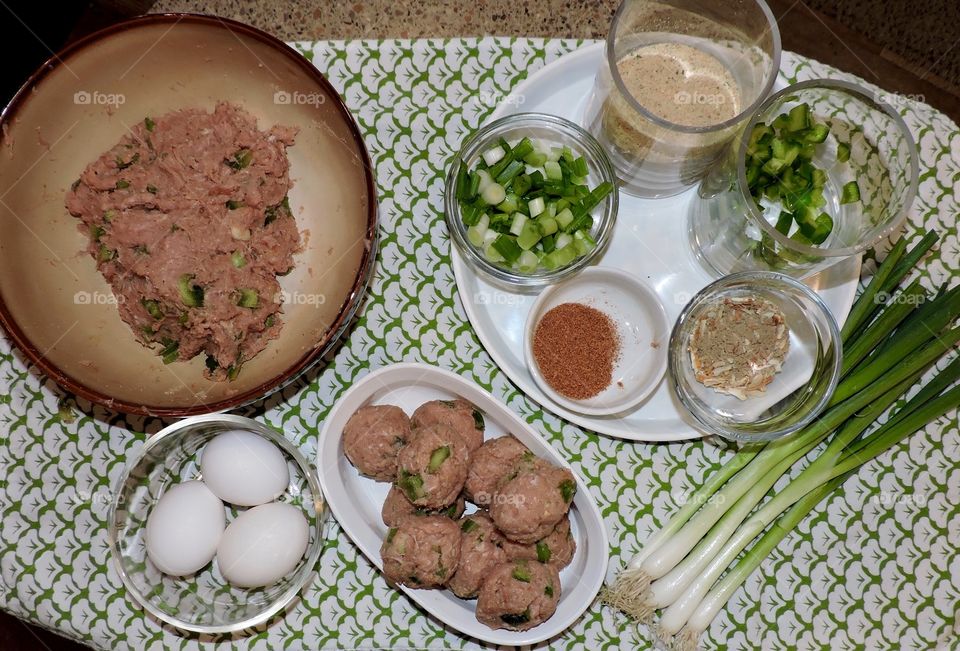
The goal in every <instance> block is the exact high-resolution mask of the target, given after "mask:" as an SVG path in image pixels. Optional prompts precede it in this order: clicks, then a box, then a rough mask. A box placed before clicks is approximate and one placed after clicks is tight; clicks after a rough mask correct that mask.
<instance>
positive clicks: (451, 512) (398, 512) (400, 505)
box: [380, 486, 466, 527]
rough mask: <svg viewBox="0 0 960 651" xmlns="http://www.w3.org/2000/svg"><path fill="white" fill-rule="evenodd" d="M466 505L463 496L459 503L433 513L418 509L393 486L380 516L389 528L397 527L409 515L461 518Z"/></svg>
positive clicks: (459, 498)
mask: <svg viewBox="0 0 960 651" xmlns="http://www.w3.org/2000/svg"><path fill="white" fill-rule="evenodd" d="M464 508H466V503H465V502H464V500H463V496H462V495H461V496H460V497H458V498H457V501H456V502H454V503H453V504H451V505H450V506H448V507H446V508H445V509H442V510H440V511H431V510H429V509H421V508H418V507H417V505H416V504H414V503H413V502H411V501H410V500H408V499H407V496H406V495H404V494H403V491H402V490H400V489H399V488H397V487H396V486H393V488H391V489H390V492H389V493H387V499H386V500H384V502H383V509H382V510H381V511H380V515H381V516H382V517H383V523H384V524H385V525H387V526H388V527H395V526H397V525H398V524H400V521H401V520H402V519H403V518H405V517H407V516H408V515H442V516H444V517H447V518H454V519H456V518H459V517H460V516H461V515H463V510H464Z"/></svg>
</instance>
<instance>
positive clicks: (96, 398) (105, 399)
mask: <svg viewBox="0 0 960 651" xmlns="http://www.w3.org/2000/svg"><path fill="white" fill-rule="evenodd" d="M181 22H187V23H196V24H201V25H206V26H211V27H217V28H222V29H226V30H228V31H233V30H236V31H238V32H240V33H242V34H244V35H245V36H248V37H251V38H253V39H256V40H258V41H260V42H262V43H265V44H266V45H269V46H271V47H273V48H275V49H277V50H279V51H280V52H281V53H282V54H285V55H286V56H287V57H288V58H289V59H291V61H293V62H294V63H295V64H296V65H297V66H299V67H300V68H301V69H302V70H303V71H304V72H305V73H306V74H307V75H308V76H310V77H312V78H313V80H314V81H315V82H317V83H318V84H319V85H320V86H321V87H322V88H323V90H324V91H325V92H326V93H327V94H328V95H329V96H330V98H331V99H332V100H335V105H336V108H337V111H338V112H339V113H340V114H341V116H342V117H343V118H344V120H345V121H346V123H347V126H348V128H349V129H350V134H351V136H352V137H353V139H354V141H355V143H356V145H357V147H358V149H359V150H360V154H361V155H362V157H363V158H362V160H361V163H362V164H363V169H364V177H365V180H366V187H367V199H368V202H367V205H368V208H367V230H366V235H365V237H364V250H363V254H362V257H361V259H360V268H359V272H358V274H357V277H356V278H355V279H354V283H353V288H352V289H351V291H350V293H349V294H348V296H347V298H346V300H344V302H343V303H342V304H341V306H340V309H339V311H338V312H337V318H336V319H335V320H334V321H333V323H331V324H330V326H329V327H328V328H327V331H326V333H325V334H324V336H323V338H322V339H321V340H320V341H319V342H317V343H316V345H315V346H314V347H313V349H312V350H311V351H310V352H308V353H306V354H305V355H303V356H302V357H301V358H300V359H299V360H297V362H296V363H294V364H293V366H291V367H290V368H288V369H287V370H286V371H284V372H282V373H280V374H279V375H276V376H274V377H272V378H270V379H269V380H267V381H266V382H263V383H261V384H259V385H257V386H256V387H253V388H251V389H249V390H247V391H244V392H243V393H240V394H237V395H236V396H233V397H231V398H227V399H224V400H219V401H217V402H211V403H203V404H198V405H192V406H189V407H154V406H150V405H141V404H137V403H133V402H127V401H125V400H118V399H116V398H111V397H110V396H108V395H106V394H104V393H101V392H99V391H97V390H95V389H92V388H90V387H88V386H86V385H85V384H83V383H82V382H80V381H78V380H75V379H74V378H73V377H71V376H70V375H68V374H67V373H64V372H63V371H62V370H60V368H58V367H57V366H56V365H55V364H53V363H52V362H51V361H49V360H48V359H47V358H46V356H45V355H44V354H43V353H42V352H41V351H40V350H38V349H37V347H36V346H35V345H34V344H33V343H32V342H31V341H30V339H29V338H28V337H27V335H26V334H25V333H24V332H23V330H21V328H20V326H19V325H18V324H17V322H16V321H15V320H14V318H13V315H12V314H11V313H10V311H9V309H8V308H7V304H6V301H5V300H4V297H3V295H2V294H0V325H2V326H3V329H4V330H5V331H6V333H7V335H8V336H9V337H10V339H11V341H12V342H13V344H14V345H15V346H16V347H17V348H18V349H20V351H21V352H22V353H23V354H24V355H26V356H27V358H28V359H29V360H30V361H31V362H32V363H33V364H35V365H36V366H37V367H38V368H39V369H40V370H41V371H42V372H43V373H44V375H46V376H47V377H49V378H51V379H52V380H53V381H54V382H56V383H57V384H58V385H60V386H61V387H63V388H64V389H66V390H67V391H69V392H71V393H74V394H76V395H78V396H81V397H83V398H86V399H87V400H90V401H91V402H94V403H96V404H99V405H102V406H104V407H106V408H107V409H110V410H112V411H119V412H122V413H127V414H137V415H142V416H155V417H159V418H182V417H186V416H195V415H199V414H208V413H215V412H220V411H227V410H231V409H236V408H237V407H241V406H243V405H245V404H248V403H251V402H255V401H257V400H260V399H261V398H265V397H267V396H269V395H271V394H272V393H274V392H276V391H278V390H280V389H282V388H283V387H285V386H287V385H288V384H289V383H291V382H293V381H294V380H295V379H297V377H299V376H300V375H301V374H302V373H304V372H305V371H307V370H308V369H309V368H311V367H312V366H313V365H314V364H316V363H317V362H318V361H319V360H320V359H321V358H322V357H323V356H324V355H326V354H327V353H328V352H329V351H330V350H331V349H332V348H333V347H334V345H336V344H337V342H338V341H339V339H340V337H341V335H342V334H343V333H344V331H345V330H346V329H347V327H348V326H349V325H350V322H351V321H352V320H353V317H354V316H355V315H356V313H357V310H358V308H359V306H360V303H361V302H362V299H363V296H364V294H365V293H366V290H367V287H368V285H369V282H370V278H371V276H372V272H373V268H374V262H375V261H376V255H377V248H378V244H379V242H378V219H379V205H378V204H377V191H376V183H375V181H374V177H373V172H372V169H373V167H372V163H371V161H370V154H369V152H368V151H367V147H366V145H365V144H364V142H363V137H362V135H361V134H360V129H359V127H358V126H357V122H356V120H355V119H354V117H353V115H352V114H351V113H350V110H349V109H348V108H347V106H346V104H345V103H344V101H343V98H342V97H341V96H340V93H338V92H337V90H336V89H335V88H334V87H333V85H332V84H331V83H330V81H329V80H328V79H327V78H326V76H324V74H323V73H321V72H320V71H319V70H318V69H317V68H316V67H314V65H313V64H312V63H311V62H310V61H308V60H307V59H306V58H305V57H304V56H303V55H302V54H300V53H299V52H297V51H296V50H294V49H293V48H292V47H290V46H289V45H287V44H286V43H284V42H283V41H281V40H280V39H278V38H276V37H274V36H272V35H270V34H268V33H267V32H264V31H263V30H261V29H258V28H256V27H252V26H251V25H247V24H244V23H241V22H239V21H236V20H231V19H229V18H221V17H219V16H210V15H206V14H195V13H163V14H149V15H142V16H136V17H134V18H130V19H128V20H124V21H122V22H119V23H115V24H113V25H110V26H108V27H105V28H103V29H100V30H98V31H96V32H93V33H92V34H88V35H87V36H84V37H83V38H80V39H78V40H77V41H74V42H73V43H70V44H68V45H66V46H65V47H64V48H63V49H61V50H60V51H59V52H57V53H56V54H54V55H53V56H51V57H50V58H49V59H47V60H46V61H45V62H44V63H43V65H41V66H40V67H39V68H38V69H37V70H36V71H35V72H34V73H33V74H32V75H30V77H29V78H28V79H27V81H26V82H24V84H23V85H22V86H21V87H20V89H19V90H18V91H17V93H16V94H15V95H14V96H13V99H11V100H10V102H9V103H8V104H7V105H6V106H5V107H4V109H3V111H2V112H0V132H2V130H3V129H4V127H5V126H6V125H7V124H8V123H10V122H12V121H13V120H15V119H16V115H17V111H18V110H19V109H20V108H22V105H23V103H24V101H25V98H27V97H28V96H29V95H30V93H31V92H32V91H31V89H32V88H33V87H34V86H36V85H37V84H39V83H40V81H42V80H43V79H44V78H45V77H46V76H47V75H48V74H50V73H51V72H52V71H54V70H55V69H57V68H58V67H59V66H62V65H64V61H65V60H66V59H67V58H68V57H70V56H71V55H73V54H74V53H76V52H79V51H81V50H83V49H85V48H87V47H90V46H93V45H96V44H97V43H98V42H99V41H101V40H102V39H103V38H105V37H108V36H112V35H114V34H116V33H119V32H123V31H126V30H129V29H133V28H138V27H141V26H143V25H151V24H166V23H172V24H173V25H176V24H178V23H181Z"/></svg>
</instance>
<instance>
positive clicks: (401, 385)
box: [317, 363, 609, 646]
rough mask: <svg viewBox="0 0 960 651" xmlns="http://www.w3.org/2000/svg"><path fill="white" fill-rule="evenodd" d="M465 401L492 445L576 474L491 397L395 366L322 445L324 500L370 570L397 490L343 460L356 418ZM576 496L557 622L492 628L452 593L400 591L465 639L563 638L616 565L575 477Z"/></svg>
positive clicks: (375, 376)
mask: <svg viewBox="0 0 960 651" xmlns="http://www.w3.org/2000/svg"><path fill="white" fill-rule="evenodd" d="M457 396H459V397H462V398H464V399H466V400H469V401H470V402H472V403H473V404H474V405H476V406H477V407H478V408H479V409H480V410H481V411H482V412H483V413H484V420H485V423H486V438H488V439H489V438H495V437H498V436H503V435H505V434H508V433H510V434H513V435H514V436H516V437H517V439H518V440H519V441H520V442H521V443H523V444H524V445H526V446H527V447H528V448H530V450H532V451H533V453H534V454H536V455H538V456H540V457H543V458H544V459H547V460H548V461H550V462H551V463H553V464H555V465H557V466H563V467H565V468H569V467H570V466H569V464H567V463H566V462H565V461H564V460H563V458H562V457H560V456H559V455H558V454H557V452H556V451H555V450H554V449H553V448H552V447H551V446H550V444H549V443H547V442H546V440H544V438H543V437H542V436H540V434H538V433H537V432H536V431H534V430H533V428H531V427H530V425H528V424H527V423H525V422H524V421H523V420H521V419H520V417H519V416H517V415H516V414H514V413H513V412H512V411H511V410H510V409H508V408H507V407H506V406H505V405H503V404H502V403H500V402H499V401H497V399H496V398H494V397H493V396H492V395H490V393H488V392H487V391H485V390H484V389H481V388H480V387H478V386H477V385H475V384H473V383H472V382H469V381H468V380H465V379H463V378H461V377H460V376H459V375H456V374H455V373H451V372H450V371H446V370H443V369H439V368H437V367H435V366H430V365H427V364H414V363H407V364H394V365H392V366H387V367H385V368H382V369H379V370H377V371H374V372H372V373H370V374H369V375H367V376H366V377H364V378H363V379H361V380H360V381H358V382H356V383H354V385H353V386H352V387H351V388H350V389H349V390H348V391H347V392H346V393H345V394H344V395H343V397H342V398H341V399H340V400H339V402H338V403H337V404H336V405H335V406H334V407H333V409H332V410H331V411H330V414H329V416H327V418H326V421H325V422H324V425H323V430H322V431H321V432H320V439H319V442H318V445H317V470H318V473H319V475H320V484H321V487H322V490H323V495H324V497H325V498H326V501H327V504H328V506H329V507H330V510H331V511H332V513H333V515H334V517H335V518H336V519H337V521H338V522H339V523H340V526H341V527H342V528H343V530H344V531H345V532H346V533H347V535H348V536H349V537H350V539H351V540H352V541H353V542H354V544H356V545H357V546H358V547H359V548H360V550H361V551H362V552H363V553H364V555H365V556H366V557H367V558H368V559H370V562H371V563H373V564H374V565H376V566H377V568H378V569H381V570H382V569H383V562H382V561H381V559H380V545H381V544H382V543H383V540H384V538H385V537H386V535H387V529H388V528H387V526H386V525H385V524H384V523H383V521H382V520H381V518H380V510H381V507H382V506H383V501H384V499H386V496H387V491H388V490H389V489H390V484H387V483H384V482H376V481H374V480H372V479H370V478H368V477H364V476H362V475H360V474H359V473H358V472H357V469H356V468H354V467H353V465H352V464H351V463H350V462H349V461H348V460H347V458H346V457H345V456H344V454H343V441H342V433H343V427H344V425H346V423H347V420H349V418H350V416H352V415H353V413H354V412H355V411H356V410H357V409H359V408H360V407H362V406H364V405H368V404H392V405H397V406H398V407H400V408H401V409H403V410H404V411H405V412H407V414H412V413H413V411H414V410H415V409H416V408H417V407H418V406H420V405H421V404H423V403H424V402H427V401H429V400H438V399H439V400H448V399H452V398H455V397H457ZM574 476H575V477H576V481H577V494H576V496H575V497H574V500H573V505H572V507H571V509H570V525H571V531H572V533H573V536H574V539H575V540H576V542H577V552H576V555H575V556H574V558H573V562H571V563H570V565H568V566H567V567H566V568H564V570H563V571H562V572H561V573H560V583H561V586H562V593H561V595H560V602H559V604H558V605H557V611H556V613H554V615H553V617H551V618H550V619H548V620H547V621H546V622H544V623H543V624H541V625H539V626H537V627H535V628H532V629H530V630H529V631H521V632H515V631H505V630H494V629H491V628H488V627H487V626H485V625H484V624H481V623H480V622H478V621H477V618H476V615H475V607H476V601H467V600H464V599H460V598H458V597H457V596H455V595H454V594H453V593H452V592H450V591H448V590H415V589H412V588H408V587H406V586H399V589H400V590H402V591H403V592H404V593H405V594H406V595H407V596H409V597H410V598H411V599H413V600H414V601H415V602H417V603H418V604H419V605H420V606H421V607H423V609H424V610H426V611H427V612H428V613H430V615H432V616H433V617H435V618H436V619H437V620H439V621H440V622H442V623H443V624H445V625H446V626H450V627H451V628H454V629H456V630H457V631H459V632H460V633H463V634H464V635H468V636H470V637H473V638H476V639H478V640H483V641H485V642H490V643H492V644H502V645H509V646H523V645H528V644H536V643H538V642H542V641H544V640H548V639H550V638H552V637H554V636H556V635H559V634H560V633H562V632H563V631H564V630H566V629H567V628H568V627H569V626H570V625H571V624H573V623H574V622H575V621H576V620H577V619H578V618H579V617H580V616H581V615H582V614H583V612H584V611H585V610H586V609H587V608H588V607H589V606H590V604H591V603H592V602H593V600H594V598H595V597H596V595H597V592H598V591H599V590H600V586H601V585H602V584H603V579H604V576H605V575H606V569H607V560H608V558H609V551H608V544H607V532H606V528H605V527H604V524H603V519H602V517H601V516H600V510H599V509H598V508H597V505H596V502H594V500H593V497H592V496H591V495H590V491H589V489H588V488H587V486H586V484H584V482H583V480H582V479H580V477H579V476H577V473H576V472H574Z"/></svg>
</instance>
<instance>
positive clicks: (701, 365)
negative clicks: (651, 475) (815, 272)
mask: <svg viewBox="0 0 960 651" xmlns="http://www.w3.org/2000/svg"><path fill="white" fill-rule="evenodd" d="M668 358H669V359H668V363H669V374H670V378H671V389H672V391H673V393H674V395H675V396H676V398H677V399H678V401H679V402H680V403H681V404H682V405H683V407H684V409H685V411H686V416H687V420H688V421H689V422H690V424H691V425H693V426H694V427H696V428H697V429H700V430H702V431H704V432H707V433H709V434H716V435H718V436H722V437H724V438H728V439H734V440H738V441H748V442H749V441H769V440H773V439H778V438H781V437H784V436H787V435H789V434H791V433H793V432H795V431H797V430H799V429H801V428H803V427H804V426H806V425H808V424H809V423H810V422H811V421H813V419H814V418H816V417H817V416H818V415H819V414H820V413H821V412H822V411H823V410H824V408H825V407H826V406H827V404H828V402H829V400H830V397H831V396H832V395H833V392H834V390H835V389H836V387H837V382H838V381H839V379H840V362H841V340H840V331H839V328H838V326H837V322H836V320H835V319H834V318H833V315H832V314H831V313H830V310H829V309H828V308H827V306H826V305H825V304H824V303H823V301H822V300H821V299H820V297H819V296H818V295H817V294H816V293H815V292H814V291H813V290H811V289H810V288H809V287H807V286H806V285H804V284H803V283H801V282H799V281H797V280H795V279H793V278H790V277H789V276H786V275H784V274H779V273H773V272H765V271H751V272H744V273H738V274H733V275H730V276H726V277H724V278H721V279H720V280H718V281H716V282H714V283H712V284H711V285H708V286H707V287H706V288H704V289H703V290H702V291H701V292H700V293H698V294H697V295H696V296H694V297H693V299H692V300H691V301H690V302H689V303H688V304H687V305H686V307H684V309H683V312H681V314H680V317H679V318H678V319H677V322H676V324H675V325H674V328H673V332H672V334H671V336H670V346H669V354H668Z"/></svg>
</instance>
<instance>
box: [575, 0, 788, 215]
mask: <svg viewBox="0 0 960 651" xmlns="http://www.w3.org/2000/svg"><path fill="white" fill-rule="evenodd" d="M779 68H780V32H779V31H778V30H777V24H776V21H775V19H774V17H773V14H772V13H771V12H770V8H769V7H768V6H767V5H766V3H764V1H763V0H657V1H655V2H654V1H651V0H624V2H623V3H622V4H621V5H620V8H619V9H618V10H617V13H616V15H615V16H614V19H613V25H612V26H611V28H610V33H609V35H608V36H607V46H606V61H604V63H603V65H602V66H601V68H600V71H599V72H598V74H597V78H596V82H595V84H594V89H593V93H592V94H591V97H590V99H589V101H588V104H587V110H586V113H585V123H586V127H587V128H588V129H589V131H590V133H592V134H593V135H594V137H596V138H597V140H599V141H600V143H601V144H602V145H603V146H604V147H605V148H606V149H607V152H608V153H609V155H610V158H611V161H612V162H613V164H614V167H615V168H616V170H617V175H618V176H619V177H620V179H621V181H623V183H624V187H623V189H624V190H626V191H627V192H630V193H631V194H636V195H639V196H644V197H667V196H671V195H674V194H678V193H679V192H682V191H683V190H685V189H686V188H688V187H689V186H691V185H693V184H694V183H696V182H697V181H698V180H700V179H701V178H702V177H703V176H704V174H706V172H707V170H708V169H709V167H710V165H711V164H712V163H713V162H714V161H715V160H717V158H718V157H719V156H720V154H721V153H722V151H723V148H724V146H725V145H726V144H727V143H728V142H729V141H730V140H731V138H732V137H733V135H734V133H735V132H736V129H737V127H738V126H741V125H742V124H743V122H744V120H746V118H747V117H748V116H749V115H750V114H751V113H752V112H753V111H754V110H755V109H756V106H757V105H758V104H759V103H760V102H761V101H763V100H764V98H766V96H767V94H768V93H769V92H770V89H771V88H772V87H773V83H774V80H775V79H776V77H777V71H778V70H779Z"/></svg>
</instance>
